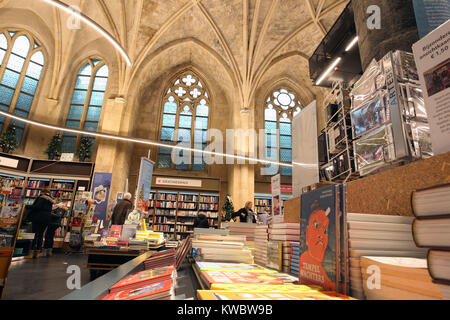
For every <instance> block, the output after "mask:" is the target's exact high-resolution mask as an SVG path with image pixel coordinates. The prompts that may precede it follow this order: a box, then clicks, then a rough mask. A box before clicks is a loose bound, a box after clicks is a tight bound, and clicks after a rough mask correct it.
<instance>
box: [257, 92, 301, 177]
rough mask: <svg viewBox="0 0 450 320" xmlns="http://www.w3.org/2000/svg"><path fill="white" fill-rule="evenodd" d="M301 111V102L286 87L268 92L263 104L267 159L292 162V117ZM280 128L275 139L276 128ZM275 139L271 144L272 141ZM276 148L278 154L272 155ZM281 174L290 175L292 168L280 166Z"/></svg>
mask: <svg viewBox="0 0 450 320" xmlns="http://www.w3.org/2000/svg"><path fill="white" fill-rule="evenodd" d="M301 111H302V109H301V102H300V101H299V100H298V98H297V97H296V95H295V94H294V93H291V92H290V91H288V90H286V89H280V90H276V91H274V92H273V93H271V94H270V96H269V97H268V98H267V100H266V105H265V112H264V114H265V116H264V121H265V132H266V141H267V142H266V155H267V157H268V158H269V159H275V160H277V161H280V162H286V163H292V119H293V118H294V117H295V116H296V115H297V114H298V113H300V112H301ZM277 129H279V130H280V137H279V139H277V137H276V135H277V132H276V130H277ZM274 141H276V144H275V145H273V144H272V142H274ZM274 149H276V150H277V151H278V155H272V153H271V151H272V150H274ZM281 175H283V176H292V168H289V167H281Z"/></svg>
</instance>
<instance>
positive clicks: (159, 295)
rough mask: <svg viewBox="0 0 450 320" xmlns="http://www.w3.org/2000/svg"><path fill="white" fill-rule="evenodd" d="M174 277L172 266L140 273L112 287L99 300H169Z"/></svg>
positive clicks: (175, 275)
mask: <svg viewBox="0 0 450 320" xmlns="http://www.w3.org/2000/svg"><path fill="white" fill-rule="evenodd" d="M176 277H177V274H176V270H175V268H174V267H173V266H165V267H160V268H153V269H150V270H145V271H141V272H138V273H136V274H133V275H130V276H128V277H126V278H124V279H122V280H120V281H119V282H118V283H116V284H115V285H113V286H112V287H111V288H110V289H109V294H108V295H106V296H105V297H102V298H101V300H170V299H172V298H173V294H174V288H175V284H176Z"/></svg>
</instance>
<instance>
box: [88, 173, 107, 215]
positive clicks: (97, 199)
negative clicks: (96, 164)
mask: <svg viewBox="0 0 450 320" xmlns="http://www.w3.org/2000/svg"><path fill="white" fill-rule="evenodd" d="M111 179H112V173H100V172H96V173H95V174H94V182H93V183H92V196H93V198H94V204H95V214H94V219H93V220H105V218H106V209H107V207H108V198H109V193H110V191H111ZM93 222H96V221H93Z"/></svg>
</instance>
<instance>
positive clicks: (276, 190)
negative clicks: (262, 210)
mask: <svg viewBox="0 0 450 320" xmlns="http://www.w3.org/2000/svg"><path fill="white" fill-rule="evenodd" d="M271 188H272V217H273V218H272V219H273V222H274V223H278V222H283V212H282V209H281V175H280V174H277V175H276V176H273V177H272V181H271Z"/></svg>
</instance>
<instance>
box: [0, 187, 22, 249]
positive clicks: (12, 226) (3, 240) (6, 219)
mask: <svg viewBox="0 0 450 320" xmlns="http://www.w3.org/2000/svg"><path fill="white" fill-rule="evenodd" d="M22 206H23V197H22V196H12V195H7V196H6V199H5V201H4V203H3V206H2V207H1V210H0V248H2V247H3V248H5V247H6V248H9V247H12V246H13V242H14V236H15V234H16V231H17V227H18V224H19V220H20V215H21V213H22Z"/></svg>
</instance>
